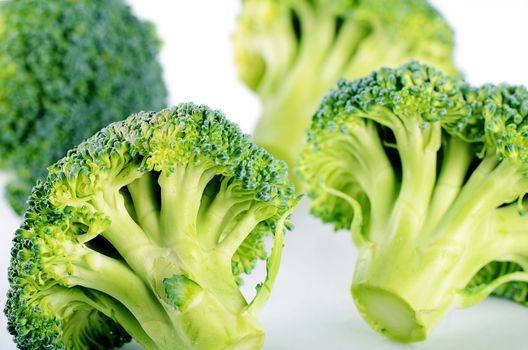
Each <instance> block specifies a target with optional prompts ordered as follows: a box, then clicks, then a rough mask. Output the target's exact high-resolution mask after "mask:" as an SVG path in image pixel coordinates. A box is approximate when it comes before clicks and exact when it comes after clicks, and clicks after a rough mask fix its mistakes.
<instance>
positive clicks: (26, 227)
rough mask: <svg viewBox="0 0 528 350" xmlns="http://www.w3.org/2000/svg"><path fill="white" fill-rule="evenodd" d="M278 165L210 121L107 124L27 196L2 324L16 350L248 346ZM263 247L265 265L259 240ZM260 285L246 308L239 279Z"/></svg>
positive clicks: (156, 118)
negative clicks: (134, 344)
mask: <svg viewBox="0 0 528 350" xmlns="http://www.w3.org/2000/svg"><path fill="white" fill-rule="evenodd" d="M294 193H295V191H294V190H293V187H292V186H291V185H289V182H288V174H287V166H286V164H285V163H284V162H283V161H277V160H275V159H274V158H273V157H272V156H271V155H270V154H269V153H268V152H267V151H265V150H263V149H261V148H259V147H258V146H255V145H254V144H253V143H252V142H251V141H250V138H249V137H248V136H247V135H244V134H242V133H241V132H240V130H239V128H238V127H237V126H236V125H234V124H232V123H230V122H228V121H227V120H226V119H225V117H224V116H223V114H222V113H221V112H219V111H213V110H210V109H209V108H207V107H205V106H197V105H193V104H182V105H179V106H177V107H175V108H172V109H165V110H162V111H161V112H158V113H146V112H141V113H139V114H135V115H133V116H131V117H129V118H128V119H126V120H124V121H121V122H116V123H113V124H110V125H109V126H108V127H106V128H104V129H102V130H101V131H99V132H98V133H97V134H95V135H94V136H93V137H91V138H89V139H88V140H86V141H85V142H83V143H81V144H80V145H79V146H77V147H76V148H74V149H73V150H71V151H70V152H68V155H67V156H66V157H65V158H63V159H61V160H59V161H58V162H57V163H55V164H54V165H53V166H51V167H50V168H49V174H48V176H47V178H46V180H45V181H43V182H40V183H39V184H38V185H37V186H35V187H34V189H33V191H32V194H31V198H30V200H29V208H28V210H27V211H26V213H25V220H24V222H23V224H22V225H21V227H20V229H19V230H18V231H17V233H16V236H15V239H14V246H13V248H12V259H11V266H10V269H9V282H10V285H11V287H10V290H9V293H8V302H7V305H6V307H5V313H6V315H7V318H8V328H9V331H10V332H11V333H12V334H13V336H14V339H15V341H16V343H17V344H18V346H19V348H21V349H35V350H36V349H87V348H89V349H108V348H111V347H113V346H118V345H121V344H122V343H123V342H125V341H127V340H129V339H130V336H131V337H132V338H134V339H135V340H137V341H138V342H139V343H141V344H142V345H143V346H145V348H146V349H167V350H168V349H234V348H237V349H239V348H244V349H254V348H259V347H260V346H261V345H262V343H263V339H264V333H263V331H262V329H261V326H260V324H259V321H258V319H257V315H258V313H259V311H260V310H261V308H262V307H263V306H264V304H265V302H266V301H267V299H268V297H269V293H270V290H271V287H272V285H273V283H274V280H275V276H276V275H277V271H278V267H279V263H280V258H281V250H282V237H283V228H284V227H286V228H287V227H288V226H289V221H288V219H287V218H288V215H289V212H290V211H291V210H292V207H293V205H294V204H295V203H296V201H297V199H296V197H295V194H294ZM267 237H272V238H273V242H274V243H273V247H272V248H271V253H270V254H269V256H268V254H267V252H266V247H265V242H264V240H265V239H266V238H267ZM263 258H264V259H266V260H267V265H266V267H267V275H266V278H265V280H264V281H263V282H262V283H261V284H259V285H258V291H257V293H256V296H255V297H254V299H253V300H252V301H251V302H247V301H246V300H245V299H244V297H243V295H242V294H241V292H240V290H239V282H240V278H241V274H242V273H250V272H251V270H252V269H253V267H254V266H255V263H256V261H257V260H258V259H263Z"/></svg>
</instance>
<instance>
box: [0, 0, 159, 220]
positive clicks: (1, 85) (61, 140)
mask: <svg viewBox="0 0 528 350" xmlns="http://www.w3.org/2000/svg"><path fill="white" fill-rule="evenodd" d="M159 46H160V41H159V39H158V38H157V36H156V34H155V30H154V27H153V25H152V24H150V23H147V22H142V21H140V20H139V19H137V18H136V17H135V16H134V15H133V14H132V11H131V9H130V8H129V6H128V5H126V4H125V3H124V2H123V1H121V0H108V1H101V0H96V1H92V0H76V1H69V0H50V1H37V0H17V1H3V2H1V3H0V67H2V69H1V70H0V153H1V154H2V155H3V158H2V159H3V164H2V165H3V166H4V167H8V168H11V169H12V170H13V172H14V173H15V176H14V177H13V179H12V180H11V183H10V184H9V185H8V193H7V196H8V199H9V201H10V203H11V204H12V206H13V208H14V209H15V210H16V211H17V212H18V213H21V212H22V211H23V209H24V208H25V207H26V203H25V200H26V198H27V197H28V195H29V192H30V189H31V187H32V186H33V185H34V183H35V181H36V179H38V178H41V177H43V176H44V175H45V174H46V166H48V165H49V164H51V163H53V162H55V161H57V160H58V159H59V158H60V157H61V156H62V155H63V154H64V153H65V152H66V150H68V149H69V148H71V147H73V146H74V145H76V144H78V143H79V142H81V141H82V140H84V139H85V138H86V137H88V136H90V135H91V134H93V133H94V132H96V131H97V130H98V129H100V128H101V127H103V126H105V125H107V124H108V123H109V122H112V121H116V120H118V119H120V118H122V117H123V116H124V115H128V114H130V113H132V112H135V111H138V110H150V109H154V110H157V109H160V108H162V107H163V106H164V105H165V103H166V98H167V91H166V88H165V85H164V83H163V80H162V71H161V67H160V65H159V63H158V61H157V55H158V50H159Z"/></svg>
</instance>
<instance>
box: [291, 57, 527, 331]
mask: <svg viewBox="0 0 528 350" xmlns="http://www.w3.org/2000/svg"><path fill="white" fill-rule="evenodd" d="M527 103H528V91H527V90H526V89H525V88H523V87H514V86H506V85H503V86H494V85H485V86H483V87H480V88H473V87H470V86H467V85H466V84H464V83H463V82H462V81H459V80H458V79H454V78H449V77H446V76H444V75H443V74H442V73H440V72H439V71H437V70H435V69H433V68H430V67H428V66H425V65H422V64H419V63H416V62H413V63H409V64H406V65H404V66H401V67H400V68H398V69H388V68H384V69H381V70H379V71H376V72H373V73H372V74H371V75H370V76H368V77H366V78H362V79H358V80H355V81H345V80H342V81H340V82H339V83H338V85H337V87H336V88H334V89H333V90H331V92H330V93H329V94H328V95H327V96H326V97H325V98H324V99H323V101H322V102H321V105H320V106H319V108H318V110H317V112H316V113H315V115H314V117H313V121H312V125H311V127H310V130H309V133H308V145H307V147H306V148H305V150H304V151H303V154H302V157H301V161H300V166H299V172H300V175H301V177H302V179H303V180H304V181H305V182H306V184H307V186H308V194H309V195H310V197H311V198H312V199H313V204H312V212H313V213H314V214H315V215H316V216H318V217H320V218H321V219H322V220H323V221H325V222H329V223H333V224H334V226H335V228H336V229H350V230H351V232H352V238H353V241H354V243H355V245H356V246H357V247H358V249H359V255H358V259H357V263H356V268H355V272H354V278H353V282H352V295H353V298H354V301H355V303H356V305H357V307H358V309H359V311H360V313H361V314H362V316H363V317H364V318H365V319H366V321H367V322H368V323H369V324H370V325H371V326H372V327H373V328H374V329H376V330H377V331H378V332H380V333H382V334H384V335H386V336H388V337H390V338H393V339H396V340H400V341H419V340H423V339H425V338H426V337H427V336H428V335H429V333H430V331H431V329H432V328H433V327H434V326H435V325H436V324H437V323H438V322H439V321H440V320H441V319H442V318H443V317H444V316H445V314H446V312H448V311H449V310H450V309H451V308H454V307H466V306H470V305H473V304H474V303H477V302H479V301H481V300H483V299H484V298H486V297H487V296H488V295H489V294H491V293H493V292H495V294H497V295H500V296H504V297H507V298H511V299H513V300H516V301H519V302H522V303H526V295H527V293H526V290H527V287H526V283H525V282H527V281H528V273H526V272H525V271H527V269H528V265H527V264H526V257H527V256H528V235H526V234H525V233H526V232H525V230H524V229H523V228H524V227H525V226H526V224H527V223H528V221H527V220H528V219H527V218H528V217H527V216H526V215H525V209H524V208H525V205H526V203H525V200H524V196H525V194H526V193H527V192H528V177H527V174H528V158H527V155H528V153H527V151H528V148H527V146H528V144H527V142H528V137H527V135H528V134H527V132H526V131H527V126H526V125H527V123H528V122H527V120H528V118H527V117H528V108H527Z"/></svg>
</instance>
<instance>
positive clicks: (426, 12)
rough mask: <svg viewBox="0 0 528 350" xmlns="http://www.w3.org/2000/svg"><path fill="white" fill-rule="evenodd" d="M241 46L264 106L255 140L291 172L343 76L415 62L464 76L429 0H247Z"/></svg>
mask: <svg viewBox="0 0 528 350" xmlns="http://www.w3.org/2000/svg"><path fill="white" fill-rule="evenodd" d="M233 43H234V49H235V62H236V64H237V68H238V71H239V77H240V79H241V80H242V81H243V82H244V83H245V84H246V85H247V86H248V87H249V88H250V89H251V90H253V91H255V92H256V93H257V94H258V95H259V97H260V99H261V100H262V104H263V112H262V116H261V118H260V119H259V121H258V124H257V126H256V128H255V131H254V139H255V142H256V143H257V144H259V145H261V146H263V147H265V148H266V149H267V150H269V151H270V152H271V153H273V154H274V155H276V156H277V157H279V158H280V159H284V160H285V161H286V162H288V164H289V165H290V167H291V166H293V165H294V164H295V162H296V160H297V158H298V155H299V154H300V152H301V150H302V148H303V145H304V142H305V141H304V132H305V129H306V128H307V127H308V126H309V123H310V116H311V115H312V114H313V111H314V110H315V109H316V107H317V104H318V103H319V101H320V100H321V98H322V97H323V96H324V94H325V93H326V91H328V89H330V88H331V87H332V86H334V85H335V83H336V81H337V80H338V79H339V78H341V77H344V78H347V79H353V78H358V77H361V76H364V75H367V74H368V73H370V72H371V71H372V70H374V69H378V68H380V67H382V66H390V67H396V66H398V65H400V64H403V63H405V62H407V61H409V60H411V59H416V60H420V61H422V62H424V63H426V64H430V65H433V66H436V67H439V68H442V69H443V70H444V71H445V72H447V73H449V74H453V75H457V72H456V69H455V68H454V65H453V57H452V56H453V46H454V44H453V33H452V30H451V29H450V27H449V26H448V24H447V23H446V22H445V20H444V19H443V18H442V16H441V15H440V14H439V13H438V12H437V11H436V10H435V9H434V8H432V7H431V6H430V5H429V4H428V3H427V1H425V0H391V1H385V0H360V1H346V0H344V1H334V0H316V1H307V0H287V1H282V0H281V1H278V0H244V1H243V6H242V12H241V14H240V16H239V18H238V27H237V29H236V32H235V33H234V35H233Z"/></svg>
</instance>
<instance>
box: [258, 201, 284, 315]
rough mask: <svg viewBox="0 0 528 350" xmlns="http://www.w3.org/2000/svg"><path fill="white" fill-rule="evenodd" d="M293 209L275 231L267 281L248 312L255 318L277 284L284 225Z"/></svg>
mask: <svg viewBox="0 0 528 350" xmlns="http://www.w3.org/2000/svg"><path fill="white" fill-rule="evenodd" d="M293 208H294V207H292V208H291V209H290V210H289V211H287V212H286V213H284V215H283V216H282V217H281V218H280V220H279V221H278V222H277V228H276V229H275V234H274V239H273V248H272V249H271V254H270V256H269V258H268V259H267V261H266V279H265V280H264V282H263V283H262V285H261V286H260V289H259V290H258V291H257V294H256V295H255V297H254V298H253V300H252V301H251V303H250V304H249V306H248V311H249V313H250V314H252V315H254V316H258V315H259V314H260V313H261V311H262V309H263V308H264V306H265V305H266V303H267V302H268V300H269V297H270V294H271V290H272V289H273V285H274V284H275V279H276V278H277V275H278V272H279V267H280V262H281V257H282V245H283V240H284V224H285V222H286V220H287V219H288V217H289V216H290V214H291V212H292V211H293Z"/></svg>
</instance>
